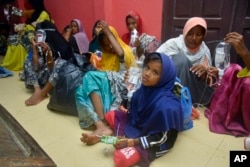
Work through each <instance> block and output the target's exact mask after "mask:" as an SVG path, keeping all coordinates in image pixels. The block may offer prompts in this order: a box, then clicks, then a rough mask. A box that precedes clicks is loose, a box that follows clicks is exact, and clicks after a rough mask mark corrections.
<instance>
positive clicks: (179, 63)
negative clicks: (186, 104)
mask: <svg viewBox="0 0 250 167" xmlns="http://www.w3.org/2000/svg"><path fill="white" fill-rule="evenodd" d="M206 33H207V23H206V20H205V19H203V18H200V17H192V18H190V19H189V20H188V21H187V22H186V24H185V26H184V28H183V34H181V35H179V37H176V38H171V39H169V40H167V41H166V42H165V43H163V44H162V45H161V46H160V47H159V48H158V49H157V52H160V53H165V54H166V55H168V56H170V57H171V58H172V60H173V61H174V63H175V65H176V68H177V76H178V77H179V78H180V80H181V84H182V85H183V86H186V87H188V88H189V90H190V92H191V95H192V100H193V104H202V105H208V104H209V103H210V100H211V96H212V94H213V92H214V89H213V87H212V84H213V83H214V81H215V80H216V78H217V76H218V70H217V68H215V67H213V66H212V60H211V54H210V50H209V49H208V47H207V45H206V44H205V42H204V41H203V40H204V38H205V36H206Z"/></svg>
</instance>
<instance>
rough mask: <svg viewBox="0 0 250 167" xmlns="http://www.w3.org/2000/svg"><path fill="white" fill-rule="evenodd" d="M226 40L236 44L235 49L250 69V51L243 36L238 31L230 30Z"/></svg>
mask: <svg viewBox="0 0 250 167" xmlns="http://www.w3.org/2000/svg"><path fill="white" fill-rule="evenodd" d="M224 40H225V42H228V43H230V44H232V45H233V46H234V49H235V50H236V52H237V53H238V54H239V55H240V57H241V58H242V59H243V62H244V63H245V65H246V67H247V68H248V70H250V52H249V50H248V48H247V47H246V45H245V43H244V38H243V36H242V35H241V34H238V33H237V32H230V33H228V34H227V35H226V37H225V39H224Z"/></svg>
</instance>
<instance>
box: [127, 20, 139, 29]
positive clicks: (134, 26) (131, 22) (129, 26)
mask: <svg viewBox="0 0 250 167" xmlns="http://www.w3.org/2000/svg"><path fill="white" fill-rule="evenodd" d="M126 24H127V29H128V30H129V31H132V30H133V29H136V30H137V28H138V24H137V21H136V20H135V19H134V18H133V17H128V18H127V21H126Z"/></svg>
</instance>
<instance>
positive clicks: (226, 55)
mask: <svg viewBox="0 0 250 167" xmlns="http://www.w3.org/2000/svg"><path fill="white" fill-rule="evenodd" d="M230 49H231V45H230V44H229V43H226V42H220V43H218V45H217V46H216V48H215V61H214V63H215V67H217V68H218V70H219V80H221V78H222V76H223V74H224V70H225V69H226V68H227V67H228V66H229V64H230Z"/></svg>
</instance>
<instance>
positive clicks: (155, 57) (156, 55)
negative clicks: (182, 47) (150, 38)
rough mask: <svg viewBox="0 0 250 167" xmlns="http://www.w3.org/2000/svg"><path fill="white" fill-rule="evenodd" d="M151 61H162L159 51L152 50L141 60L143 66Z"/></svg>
mask: <svg viewBox="0 0 250 167" xmlns="http://www.w3.org/2000/svg"><path fill="white" fill-rule="evenodd" d="M151 61H158V62H160V63H162V60H161V55H160V53H157V52H152V53H149V54H147V56H146V57H145V59H144V62H143V67H145V66H146V65H147V64H148V63H149V62H151Z"/></svg>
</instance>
